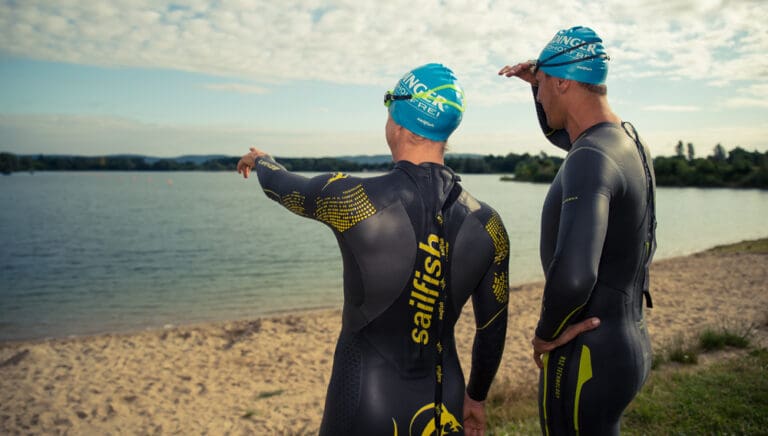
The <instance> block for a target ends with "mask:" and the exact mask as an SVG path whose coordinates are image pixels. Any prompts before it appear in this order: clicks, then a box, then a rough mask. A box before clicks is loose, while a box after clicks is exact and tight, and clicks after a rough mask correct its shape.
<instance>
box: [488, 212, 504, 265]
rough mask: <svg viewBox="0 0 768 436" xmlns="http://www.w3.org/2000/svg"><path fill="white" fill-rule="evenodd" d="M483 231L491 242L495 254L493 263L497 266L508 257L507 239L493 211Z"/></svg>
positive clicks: (502, 225) (497, 215)
mask: <svg viewBox="0 0 768 436" xmlns="http://www.w3.org/2000/svg"><path fill="white" fill-rule="evenodd" d="M485 231H486V232H488V236H490V237H491V240H493V248H494V250H495V252H496V253H495V255H494V257H493V261H494V262H495V263H496V265H499V264H501V261H503V260H504V259H506V258H507V256H509V237H508V236H507V230H506V229H505V228H504V224H502V223H501V217H499V214H498V213H496V212H495V211H494V212H493V215H491V219H489V220H488V223H487V224H486V225H485Z"/></svg>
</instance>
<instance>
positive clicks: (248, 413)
mask: <svg viewBox="0 0 768 436" xmlns="http://www.w3.org/2000/svg"><path fill="white" fill-rule="evenodd" d="M254 416H256V411H255V410H250V409H249V410H246V411H245V413H243V416H241V417H240V418H242V419H251V418H253V417H254Z"/></svg>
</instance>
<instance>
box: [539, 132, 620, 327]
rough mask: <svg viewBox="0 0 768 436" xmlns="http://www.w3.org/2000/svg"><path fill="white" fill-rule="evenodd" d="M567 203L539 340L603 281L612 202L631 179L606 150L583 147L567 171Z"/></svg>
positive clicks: (572, 313)
mask: <svg viewBox="0 0 768 436" xmlns="http://www.w3.org/2000/svg"><path fill="white" fill-rule="evenodd" d="M562 171H563V172H562V174H561V177H560V183H561V184H562V199H561V201H562V203H561V206H560V207H561V212H560V225H559V231H558V235H557V245H556V248H555V254H554V256H553V258H552V261H551V262H550V264H549V266H548V268H547V271H546V283H545V286H544V298H543V301H542V309H541V316H540V318H539V323H538V326H537V328H536V336H538V337H539V338H541V339H544V340H547V341H550V340H553V339H554V338H556V337H557V336H558V335H560V333H562V331H563V330H564V329H565V327H566V326H567V325H568V324H570V323H571V322H572V321H573V320H574V319H575V317H576V316H577V315H578V314H579V312H580V311H581V309H582V308H583V307H584V306H585V305H586V303H587V301H588V300H589V297H590V295H591V293H592V289H593V288H594V286H595V283H596V282H597V273H598V267H599V265H600V258H601V255H602V249H603V242H604V241H605V234H606V231H607V228H608V211H609V206H610V202H611V198H613V197H614V196H616V195H623V192H624V190H626V181H625V180H624V178H623V176H622V174H621V171H620V170H619V168H618V166H617V165H616V163H615V162H614V161H613V160H612V159H610V158H609V157H608V156H606V155H605V154H603V152H602V151H600V150H598V149H596V148H591V147H581V146H580V147H579V148H578V149H577V150H575V151H573V152H571V154H570V155H569V156H568V158H567V159H566V162H565V164H564V167H563V168H562Z"/></svg>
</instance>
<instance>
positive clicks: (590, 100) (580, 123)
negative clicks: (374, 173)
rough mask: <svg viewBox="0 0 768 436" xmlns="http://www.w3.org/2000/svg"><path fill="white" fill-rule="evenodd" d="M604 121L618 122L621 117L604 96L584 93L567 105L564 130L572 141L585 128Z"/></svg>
mask: <svg viewBox="0 0 768 436" xmlns="http://www.w3.org/2000/svg"><path fill="white" fill-rule="evenodd" d="M606 122H608V123H615V124H620V123H621V118H619V116H618V115H616V114H615V113H614V112H613V110H612V109H611V107H610V105H608V99H607V98H606V97H605V96H602V95H601V96H596V95H591V94H589V93H585V94H583V95H582V96H580V98H577V99H575V100H574V101H573V102H572V103H571V104H570V105H569V109H568V111H567V116H566V120H565V130H566V131H567V132H568V136H569V137H570V139H571V143H573V142H574V141H576V139H577V138H578V137H579V136H580V135H581V134H582V133H584V131H585V130H587V129H589V128H590V127H592V126H594V125H596V124H600V123H606Z"/></svg>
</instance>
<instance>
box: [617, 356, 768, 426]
mask: <svg viewBox="0 0 768 436" xmlns="http://www.w3.org/2000/svg"><path fill="white" fill-rule="evenodd" d="M622 429H623V433H624V434H630V435H632V434H637V435H640V434H669V432H670V431H674V433H675V434H691V435H693V434H765V431H766V429H768V350H765V349H760V350H753V351H752V352H750V353H749V354H748V355H746V356H745V357H739V358H733V359H730V360H726V361H723V362H720V363H716V364H713V365H712V366H711V367H708V368H706V369H697V370H695V371H680V370H678V369H673V368H669V369H668V370H662V371H658V372H654V373H653V375H652V376H651V380H650V381H649V382H648V383H647V384H646V385H645V387H643V390H642V391H641V392H640V394H639V395H638V396H637V398H635V400H634V401H633V402H632V404H630V406H629V408H628V409H627V412H626V413H625V414H624V419H623V423H622Z"/></svg>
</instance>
